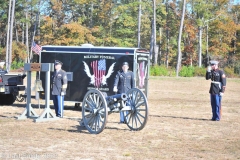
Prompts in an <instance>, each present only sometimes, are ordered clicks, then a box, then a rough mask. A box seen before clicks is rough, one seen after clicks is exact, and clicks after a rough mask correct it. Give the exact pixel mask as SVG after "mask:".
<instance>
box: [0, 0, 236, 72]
mask: <svg viewBox="0 0 240 160" xmlns="http://www.w3.org/2000/svg"><path fill="white" fill-rule="evenodd" d="M11 1H12V0H9V1H8V0H0V3H1V6H0V14H1V18H0V59H1V60H5V57H6V48H7V46H6V45H7V44H8V43H7V27H8V26H9V24H8V17H9V16H8V15H9V4H10V2H11ZM239 10H240V4H237V3H234V1H233V0H215V1H212V0H153V1H148V0H89V1H86V0H16V1H15V9H14V13H15V14H14V17H13V20H14V21H13V30H12V35H13V36H12V52H11V53H12V57H11V60H12V62H13V61H14V62H19V63H20V62H27V61H28V60H31V59H32V55H31V50H30V49H31V44H32V42H33V41H35V42H36V43H37V44H38V45H41V46H43V45H74V46H75V45H77V46H80V45H81V44H84V43H91V44H93V45H95V46H118V47H141V48H147V49H149V51H150V53H151V55H152V63H153V65H165V66H166V67H171V68H177V66H178V65H179V67H180V68H181V66H198V67H205V66H206V65H207V63H208V61H209V60H211V59H217V60H219V61H220V62H221V67H229V68H231V69H232V70H234V71H235V72H236V73H240V24H239V22H240V13H239ZM181 21H182V22H183V23H182V26H181V25H180V24H181ZM180 26H181V27H180ZM180 32H181V34H179V33H180ZM179 35H180V36H181V37H179ZM155 37H156V38H155ZM179 54H180V56H179ZM177 63H180V64H178V65H177Z"/></svg>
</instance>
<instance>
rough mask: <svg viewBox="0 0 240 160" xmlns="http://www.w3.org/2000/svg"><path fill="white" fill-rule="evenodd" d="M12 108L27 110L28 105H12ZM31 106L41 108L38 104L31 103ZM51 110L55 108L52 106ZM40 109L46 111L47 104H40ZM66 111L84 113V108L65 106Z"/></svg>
mask: <svg viewBox="0 0 240 160" xmlns="http://www.w3.org/2000/svg"><path fill="white" fill-rule="evenodd" d="M11 106H12V107H18V108H26V107H27V103H18V104H12V105H11ZM31 106H32V108H37V109H38V108H39V105H38V104H32V103H31ZM49 107H50V109H54V106H53V105H50V106H49ZM40 108H41V109H44V108H45V104H40ZM64 110H71V111H78V112H79V111H82V107H78V108H76V107H73V106H69V105H64Z"/></svg>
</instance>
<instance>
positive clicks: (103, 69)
mask: <svg viewBox="0 0 240 160" xmlns="http://www.w3.org/2000/svg"><path fill="white" fill-rule="evenodd" d="M39 59H40V60H39V61H40V63H54V61H55V60H60V61H62V62H63V66H62V69H63V70H65V71H66V72H67V76H68V88H67V92H66V96H65V98H64V100H65V101H71V102H75V103H76V104H78V103H80V102H81V103H82V115H83V117H82V118H83V122H82V123H83V124H84V125H85V127H86V128H87V129H88V130H89V131H90V132H91V133H100V132H101V131H102V130H103V129H104V127H105V125H106V120H107V116H108V114H109V113H112V112H119V111H121V110H125V111H126V113H127V114H126V116H125V119H126V124H127V125H128V127H129V128H130V129H132V130H141V129H142V128H144V126H145V125H146V122H147V117H148V103H147V98H146V96H147V95H148V76H149V52H148V51H147V50H146V49H141V48H123V47H95V46H92V45H82V46H43V47H42V52H41V55H40V57H39ZM123 62H128V63H129V70H131V71H133V73H134V79H135V86H136V88H133V89H131V90H129V91H128V92H127V93H125V94H122V95H115V93H114V92H113V83H114V78H115V75H116V74H117V71H118V70H120V69H121V64H122V63H123ZM40 75H41V76H40V79H41V80H42V81H43V87H44V86H45V74H40ZM40 96H41V98H44V92H42V93H41V94H40Z"/></svg>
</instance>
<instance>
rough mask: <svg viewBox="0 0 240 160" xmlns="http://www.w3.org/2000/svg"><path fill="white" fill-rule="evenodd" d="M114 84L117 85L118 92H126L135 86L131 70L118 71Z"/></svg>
mask: <svg viewBox="0 0 240 160" xmlns="http://www.w3.org/2000/svg"><path fill="white" fill-rule="evenodd" d="M114 86H117V89H118V93H126V92H127V91H128V90H130V89H131V88H134V87H135V83H134V76H133V72H132V71H128V72H126V73H124V72H123V71H122V70H121V71H118V73H117V75H116V77H115V80H114Z"/></svg>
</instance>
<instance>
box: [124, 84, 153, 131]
mask: <svg viewBox="0 0 240 160" xmlns="http://www.w3.org/2000/svg"><path fill="white" fill-rule="evenodd" d="M127 96H128V98H129V100H128V101H127V102H126V105H128V106H129V105H130V106H131V110H130V111H126V113H125V116H124V118H125V122H126V123H127V126H128V127H129V128H130V129H131V130H135V131H137V130H141V129H143V128H144V127H145V125H146V123H147V121H148V102H147V98H146V96H145V94H144V93H143V92H142V91H141V90H139V89H137V88H132V89H130V90H129V91H128V92H127Z"/></svg>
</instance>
